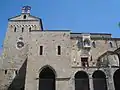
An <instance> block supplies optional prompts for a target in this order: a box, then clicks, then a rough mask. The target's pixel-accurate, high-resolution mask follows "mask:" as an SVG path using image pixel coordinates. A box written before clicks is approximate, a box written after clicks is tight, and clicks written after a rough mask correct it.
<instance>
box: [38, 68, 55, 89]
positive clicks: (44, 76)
mask: <svg viewBox="0 0 120 90" xmlns="http://www.w3.org/2000/svg"><path fill="white" fill-rule="evenodd" d="M39 90H55V73H54V71H53V70H52V69H51V68H49V67H45V68H43V70H42V71H41V72H40V74H39Z"/></svg>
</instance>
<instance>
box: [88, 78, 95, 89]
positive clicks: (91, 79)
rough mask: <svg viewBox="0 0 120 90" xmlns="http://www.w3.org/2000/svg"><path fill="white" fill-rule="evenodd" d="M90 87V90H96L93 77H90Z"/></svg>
mask: <svg viewBox="0 0 120 90" xmlns="http://www.w3.org/2000/svg"><path fill="white" fill-rule="evenodd" d="M89 87H90V90H94V89H93V78H92V76H90V77H89Z"/></svg>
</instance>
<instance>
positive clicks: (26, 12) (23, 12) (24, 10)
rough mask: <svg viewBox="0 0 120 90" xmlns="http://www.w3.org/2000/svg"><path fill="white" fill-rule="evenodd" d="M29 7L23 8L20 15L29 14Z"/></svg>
mask: <svg viewBox="0 0 120 90" xmlns="http://www.w3.org/2000/svg"><path fill="white" fill-rule="evenodd" d="M30 10H31V7H30V6H24V7H23V8H22V14H30Z"/></svg>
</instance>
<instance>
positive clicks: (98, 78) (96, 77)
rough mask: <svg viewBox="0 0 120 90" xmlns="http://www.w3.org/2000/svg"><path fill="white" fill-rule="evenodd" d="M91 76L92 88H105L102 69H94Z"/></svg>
mask: <svg viewBox="0 0 120 90" xmlns="http://www.w3.org/2000/svg"><path fill="white" fill-rule="evenodd" d="M92 77H93V87H94V90H107V82H106V75H105V73H104V72H103V71H100V70H97V71H95V72H94V73H93V75H92Z"/></svg>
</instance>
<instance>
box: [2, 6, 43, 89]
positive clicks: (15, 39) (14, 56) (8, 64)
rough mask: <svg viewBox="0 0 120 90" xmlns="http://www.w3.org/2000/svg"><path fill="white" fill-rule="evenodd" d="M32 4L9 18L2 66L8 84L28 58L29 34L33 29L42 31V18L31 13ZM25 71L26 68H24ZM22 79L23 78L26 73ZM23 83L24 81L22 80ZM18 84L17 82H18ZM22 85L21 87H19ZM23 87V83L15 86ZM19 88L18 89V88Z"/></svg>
mask: <svg viewBox="0 0 120 90" xmlns="http://www.w3.org/2000/svg"><path fill="white" fill-rule="evenodd" d="M30 10H31V7H30V6H24V7H22V13H21V14H20V15H18V16H14V17H12V18H9V19H8V27H7V32H6V36H5V40H4V44H3V53H2V68H3V70H4V74H5V77H6V79H4V80H5V81H7V82H6V84H7V85H8V84H9V82H11V81H12V80H13V79H14V78H15V77H16V76H17V73H19V71H21V70H20V69H21V68H22V69H24V68H25V66H24V67H22V66H23V65H24V63H25V62H26V60H27V53H28V42H29V36H30V33H31V31H32V30H37V31H42V30H43V28H42V20H41V19H40V18H38V17H36V16H32V15H30ZM23 71H24V70H23ZM23 71H22V74H21V75H22V76H21V75H19V76H20V80H23V78H24V76H25V75H24V74H23ZM21 82H22V83H23V81H21ZM16 85H17V84H16ZM19 86H20V87H19ZM14 87H17V88H22V87H23V85H19V83H18V86H14ZM16 90H18V89H16Z"/></svg>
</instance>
